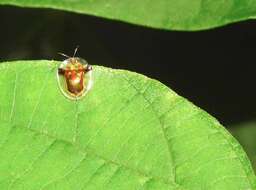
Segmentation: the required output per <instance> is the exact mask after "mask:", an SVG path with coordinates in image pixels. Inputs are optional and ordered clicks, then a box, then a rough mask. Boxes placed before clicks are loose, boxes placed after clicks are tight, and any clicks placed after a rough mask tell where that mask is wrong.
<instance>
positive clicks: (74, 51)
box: [73, 46, 79, 58]
mask: <svg viewBox="0 0 256 190" xmlns="http://www.w3.org/2000/svg"><path fill="white" fill-rule="evenodd" d="M78 48H79V46H76V49H75V51H74V54H73V58H74V57H75V56H76V52H77V50H78Z"/></svg>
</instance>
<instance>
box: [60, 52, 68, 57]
mask: <svg viewBox="0 0 256 190" xmlns="http://www.w3.org/2000/svg"><path fill="white" fill-rule="evenodd" d="M58 54H59V55H62V56H64V57H66V58H70V56H68V55H66V54H64V53H60V52H58Z"/></svg>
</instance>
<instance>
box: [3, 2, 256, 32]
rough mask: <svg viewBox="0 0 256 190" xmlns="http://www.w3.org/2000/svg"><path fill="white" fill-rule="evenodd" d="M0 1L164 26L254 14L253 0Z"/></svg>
mask: <svg viewBox="0 0 256 190" xmlns="http://www.w3.org/2000/svg"><path fill="white" fill-rule="evenodd" d="M0 3H1V4H7V5H18V6H22V7H23V6H24V7H40V8H55V9H62V10H68V11H72V12H77V13H84V14H91V15H95V16H99V17H105V18H110V19H115V20H121V21H126V22H130V23H135V24H139V25H143V26H149V27H154V28H160V29H168V30H200V29H207V28H213V27H217V26H222V25H224V24H228V23H231V22H236V21H240V20H246V19H249V18H254V17H255V16H256V15H255V9H256V0H243V1H237V0H219V1H214V0H193V1H191V0H179V1H177V0H161V1H155V0H144V1H134V0H122V1H116V0H108V1H84V0H74V1H69V0H61V1H52V0H32V1H31V0H0Z"/></svg>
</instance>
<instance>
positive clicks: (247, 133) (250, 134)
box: [229, 121, 256, 171]
mask: <svg viewBox="0 0 256 190" xmlns="http://www.w3.org/2000/svg"><path fill="white" fill-rule="evenodd" d="M229 130H230V132H231V133H232V134H233V136H234V137H235V138H236V139H237V140H238V141H239V143H240V144H241V145H242V146H243V148H244V150H245V151H246V153H247V155H248V156H249V158H250V160H251V162H252V165H253V167H254V170H255V171H256V121H250V122H249V121H248V122H245V123H240V124H236V125H233V126H231V127H230V128H229Z"/></svg>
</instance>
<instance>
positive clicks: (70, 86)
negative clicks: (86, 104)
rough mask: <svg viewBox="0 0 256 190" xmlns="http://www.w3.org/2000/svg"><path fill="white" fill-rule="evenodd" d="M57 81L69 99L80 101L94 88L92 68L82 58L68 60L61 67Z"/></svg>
mask: <svg viewBox="0 0 256 190" xmlns="http://www.w3.org/2000/svg"><path fill="white" fill-rule="evenodd" d="M57 80H58V84H59V88H60V90H61V92H62V93H63V94H64V95H65V96H66V97H67V98H69V99H73V100H75V99H80V98H82V97H83V96H84V95H85V94H86V93H87V92H88V91H89V90H90V89H91V87H92V67H91V66H90V65H89V64H88V63H87V62H86V61H85V60H84V59H82V58H79V57H71V58H68V59H66V60H64V61H63V62H61V64H60V65H59V67H58V70H57Z"/></svg>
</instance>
